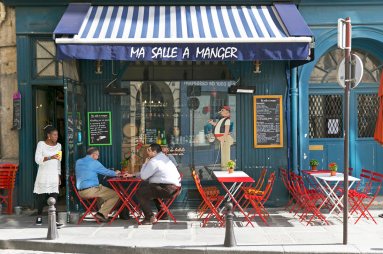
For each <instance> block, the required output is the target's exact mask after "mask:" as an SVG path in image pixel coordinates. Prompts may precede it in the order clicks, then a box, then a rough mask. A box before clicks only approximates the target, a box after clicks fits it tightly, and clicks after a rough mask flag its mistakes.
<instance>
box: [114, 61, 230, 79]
mask: <svg viewBox="0 0 383 254" xmlns="http://www.w3.org/2000/svg"><path fill="white" fill-rule="evenodd" d="M124 63H125V61H121V66H122V65H124ZM232 64H233V66H235V62H232ZM233 79H234V78H233V74H232V73H231V71H230V69H229V67H227V65H226V64H225V63H224V62H218V61H217V62H215V61H210V62H207V61H206V62H198V61H197V62H190V61H189V62H176V61H136V62H132V63H131V64H130V65H129V68H128V69H127V70H126V72H125V73H124V76H123V77H122V80H130V81H131V80H137V81H141V80H145V81H158V80H163V81H167V80H233Z"/></svg>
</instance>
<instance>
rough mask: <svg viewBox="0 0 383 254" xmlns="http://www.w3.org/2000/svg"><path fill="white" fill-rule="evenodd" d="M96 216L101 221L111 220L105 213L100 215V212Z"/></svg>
mask: <svg viewBox="0 0 383 254" xmlns="http://www.w3.org/2000/svg"><path fill="white" fill-rule="evenodd" d="M96 218H97V220H98V221H99V222H109V221H110V220H109V219H107V218H105V217H104V216H103V215H100V214H98V213H97V214H96Z"/></svg>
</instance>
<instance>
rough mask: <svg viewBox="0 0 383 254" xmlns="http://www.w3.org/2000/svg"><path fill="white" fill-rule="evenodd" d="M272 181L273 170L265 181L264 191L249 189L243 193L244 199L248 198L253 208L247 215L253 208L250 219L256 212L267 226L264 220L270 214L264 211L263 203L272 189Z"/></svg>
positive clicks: (273, 179)
mask: <svg viewBox="0 0 383 254" xmlns="http://www.w3.org/2000/svg"><path fill="white" fill-rule="evenodd" d="M274 181H275V172H274V173H272V174H270V176H269V180H268V182H267V185H266V188H265V190H264V191H254V190H252V189H249V191H248V193H247V194H245V199H246V200H249V202H250V204H251V205H252V206H253V209H251V211H250V212H249V213H248V215H247V216H248V217H250V215H251V214H252V213H253V211H254V210H255V212H254V214H253V216H252V217H251V218H250V221H252V220H253V218H254V217H255V215H257V214H258V215H259V217H260V218H261V219H262V220H263V222H265V223H266V225H267V226H269V224H267V222H266V220H267V219H268V216H270V215H269V213H268V212H267V211H266V209H265V207H264V206H263V205H264V204H265V202H266V201H267V199H268V198H269V196H270V193H271V191H272V189H273V185H274ZM265 219H266V220H265ZM244 221H245V220H244ZM250 221H249V222H248V223H247V224H246V226H247V225H248V224H249V223H250Z"/></svg>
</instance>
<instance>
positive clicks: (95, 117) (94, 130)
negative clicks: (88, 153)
mask: <svg viewBox="0 0 383 254" xmlns="http://www.w3.org/2000/svg"><path fill="white" fill-rule="evenodd" d="M111 144H112V122H111V113H110V111H106V112H88V145H89V146H102V145H111Z"/></svg>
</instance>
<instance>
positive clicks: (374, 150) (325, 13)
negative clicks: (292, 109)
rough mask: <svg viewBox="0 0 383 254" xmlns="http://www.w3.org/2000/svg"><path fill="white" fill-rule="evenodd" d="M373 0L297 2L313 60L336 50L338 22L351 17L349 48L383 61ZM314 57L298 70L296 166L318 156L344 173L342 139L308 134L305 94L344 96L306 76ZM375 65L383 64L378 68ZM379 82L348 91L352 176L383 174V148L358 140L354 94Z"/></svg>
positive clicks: (379, 24)
mask: <svg viewBox="0 0 383 254" xmlns="http://www.w3.org/2000/svg"><path fill="white" fill-rule="evenodd" d="M382 7H383V5H382V3H381V2H377V1H364V2H361V1H347V3H346V1H337V2H333V1H322V2H320V3H318V2H317V1H301V2H300V4H299V11H300V13H301V14H302V16H303V18H304V19H305V21H306V22H307V24H308V25H309V27H310V29H311V31H312V32H313V33H314V35H315V38H316V45H315V59H316V60H318V59H319V58H320V57H321V56H323V55H325V54H327V53H328V52H330V51H332V50H334V49H336V48H337V46H336V44H337V20H338V18H343V19H345V18H346V17H350V18H351V22H352V48H359V49H362V50H365V51H368V52H370V53H372V54H373V55H375V56H376V57H377V58H379V60H380V61H383V50H382V46H383V29H382V24H383V23H382V20H381V19H380V13H379V11H378V10H379V9H381V8H382ZM315 64H316V61H314V62H311V63H309V64H306V65H304V66H302V67H300V68H299V71H298V85H299V145H300V147H299V165H300V169H301V170H308V169H309V164H308V162H309V161H310V160H311V159H317V160H318V161H319V162H320V164H321V166H320V167H322V166H323V167H327V165H328V164H329V163H331V162H336V163H337V164H338V165H339V166H338V170H339V169H340V170H339V171H340V172H342V171H343V165H344V163H343V153H344V151H343V142H344V140H343V138H331V139H329V138H327V139H320V138H317V139H310V138H309V99H308V96H309V95H314V94H315V95H325V94H339V95H341V96H343V97H344V89H342V88H341V87H340V86H339V85H338V84H337V83H322V84H313V83H311V84H309V79H310V75H311V73H312V71H313V69H314V66H315ZM379 68H382V66H380V67H379ZM378 89H379V80H377V81H376V82H375V83H361V84H360V85H359V86H358V87H356V88H355V89H353V90H351V93H350V151H349V153H350V161H349V165H350V167H351V168H353V169H354V171H353V176H359V175H360V173H361V170H362V169H367V170H371V171H374V172H378V173H383V156H381V155H382V154H383V147H382V146H381V145H379V143H377V142H376V141H374V140H373V138H372V137H371V138H358V133H357V132H358V122H357V121H358V111H357V96H358V94H359V95H360V94H377V93H378ZM311 145H320V146H323V150H310V149H309V146H311Z"/></svg>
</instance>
